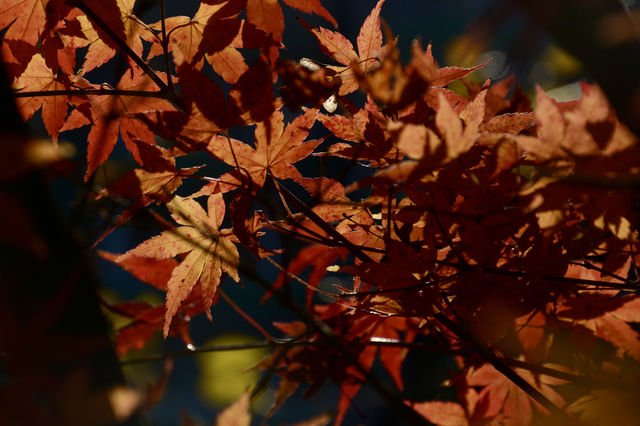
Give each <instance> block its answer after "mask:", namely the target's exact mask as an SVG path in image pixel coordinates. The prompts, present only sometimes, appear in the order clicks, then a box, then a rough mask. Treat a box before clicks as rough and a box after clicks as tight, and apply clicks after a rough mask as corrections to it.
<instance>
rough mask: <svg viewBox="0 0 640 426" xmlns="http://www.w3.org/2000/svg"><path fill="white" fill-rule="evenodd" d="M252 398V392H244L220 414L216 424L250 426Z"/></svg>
mask: <svg viewBox="0 0 640 426" xmlns="http://www.w3.org/2000/svg"><path fill="white" fill-rule="evenodd" d="M250 400H251V392H245V393H243V394H242V395H241V396H240V398H238V399H237V400H236V401H235V402H234V403H233V404H231V405H230V406H228V407H227V408H225V409H224V410H222V411H221V412H220V414H218V416H217V417H216V421H215V423H214V426H249V425H250V424H251V413H250V412H249V403H250Z"/></svg>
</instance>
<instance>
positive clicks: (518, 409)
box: [467, 364, 566, 426]
mask: <svg viewBox="0 0 640 426" xmlns="http://www.w3.org/2000/svg"><path fill="white" fill-rule="evenodd" d="M515 371H516V372H517V373H518V374H519V375H520V376H522V378H523V379H525V380H526V381H527V382H529V383H530V384H531V385H532V386H534V387H535V388H536V389H537V390H538V391H540V392H541V393H543V394H544V395H545V396H546V397H547V398H549V399H550V400H551V401H552V402H553V403H554V404H556V406H562V405H564V402H565V401H564V398H563V397H562V396H561V395H560V394H559V393H558V392H556V391H555V389H554V388H553V387H552V386H553V385H558V384H562V383H566V381H563V380H561V379H555V378H553V377H549V376H544V375H543V376H540V377H539V379H538V380H536V379H535V376H534V375H533V374H532V373H531V372H530V371H528V370H524V369H519V368H516V369H515ZM467 383H468V385H469V386H480V387H482V390H481V391H480V393H479V395H478V401H477V402H476V404H475V409H474V412H473V418H478V419H491V418H495V419H496V420H498V421H500V422H501V424H504V425H513V426H516V425H522V424H529V423H531V418H532V416H533V411H532V405H534V406H535V407H536V408H537V409H539V410H541V411H543V412H545V413H546V410H545V409H544V408H543V407H542V406H540V405H538V403H536V402H535V401H533V400H532V399H531V398H530V397H529V395H527V394H526V393H525V392H524V391H523V390H522V389H520V388H519V387H518V386H516V385H515V384H514V383H513V382H512V381H511V380H509V379H508V378H507V377H505V376H504V375H503V374H501V373H500V372H498V371H497V370H496V369H495V368H494V367H493V366H491V365H490V364H484V365H483V366H481V367H480V368H477V369H471V370H470V371H469V372H468V373H467Z"/></svg>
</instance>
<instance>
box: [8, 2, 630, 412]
mask: <svg viewBox="0 0 640 426" xmlns="http://www.w3.org/2000/svg"><path fill="white" fill-rule="evenodd" d="M284 3H285V4H287V5H288V6H290V7H293V8H295V9H297V10H299V11H301V12H304V13H315V14H317V15H319V16H320V17H322V18H324V19H325V20H326V21H328V22H329V23H330V24H332V25H333V26H334V27H335V26H337V23H336V21H335V20H334V19H333V17H332V16H331V15H330V13H329V12H328V11H327V10H326V9H324V8H323V7H322V5H321V4H320V1H319V0H314V1H298V0H284ZM384 3H385V0H379V1H378V2H377V4H376V5H375V7H374V8H373V9H372V10H371V12H370V13H369V14H368V16H367V17H366V19H365V20H364V23H363V25H362V27H361V29H360V32H359V35H358V37H357V40H356V46H357V49H356V48H355V47H354V46H353V44H352V43H351V42H350V41H349V40H348V39H347V38H346V37H345V36H343V35H342V34H341V33H340V32H337V31H335V30H332V29H327V28H323V27H319V28H315V27H312V26H310V25H308V24H306V23H304V22H303V21H302V20H301V22H302V23H303V25H304V26H305V27H306V28H307V29H308V30H309V31H310V33H311V34H312V35H313V37H314V38H315V39H316V40H317V42H318V44H319V46H320V48H321V50H322V52H323V53H324V54H326V55H327V57H328V58H329V60H331V61H332V62H333V63H335V64H332V65H323V64H322V63H320V62H316V61H314V60H310V59H305V60H303V61H300V62H296V61H292V60H288V59H283V58H281V57H280V55H281V53H283V52H284V51H283V48H284V45H283V44H282V40H283V38H282V34H283V31H284V29H285V25H284V18H283V15H282V10H281V5H280V3H279V2H277V1H267V0H223V1H203V2H202V3H201V5H200V7H199V9H198V11H197V12H196V13H195V15H194V16H193V17H189V16H173V17H165V16H164V15H163V16H162V19H161V20H160V21H159V22H155V23H145V22H143V21H142V20H141V19H140V18H138V17H136V16H135V15H134V14H133V11H134V6H135V4H134V1H133V0H117V1H115V0H110V1H97V0H49V1H48V2H47V1H45V2H43V1H35V0H32V1H14V0H8V1H5V2H4V3H3V6H2V8H3V10H2V11H1V12H2V13H0V16H1V18H0V28H8V29H7V30H6V33H5V36H4V39H3V42H2V46H1V51H2V55H3V60H4V63H5V65H6V67H7V68H8V69H9V70H10V72H11V74H12V76H13V77H14V80H13V87H14V89H15V96H16V99H17V102H18V105H19V108H20V111H21V113H22V115H23V117H24V118H25V119H29V118H31V117H32V116H33V115H34V113H35V112H36V111H38V110H40V109H41V110H42V112H41V115H42V120H43V123H44V126H45V128H46V130H47V132H48V133H49V135H50V136H51V139H52V140H53V143H54V144H55V143H57V140H58V137H59V134H60V133H62V132H65V131H68V130H72V129H77V128H80V127H84V126H89V128H90V130H89V134H88V138H87V168H86V173H85V181H91V179H92V176H93V175H94V174H95V173H96V170H97V169H98V168H99V167H100V166H101V165H103V164H104V163H105V162H106V161H107V160H108V159H109V157H110V155H111V153H112V151H113V149H114V146H115V145H116V143H117V142H118V141H119V140H122V142H123V143H124V145H125V146H126V148H127V150H128V151H129V152H130V154H131V156H132V157H133V159H134V160H135V161H136V162H137V163H138V166H137V167H136V168H135V169H134V170H132V171H130V172H129V173H126V174H124V175H123V176H121V177H120V178H119V179H117V180H116V181H114V182H111V183H108V184H106V185H104V186H103V187H101V188H97V189H95V191H93V192H94V198H95V199H108V200H113V201H116V200H117V201H118V202H121V203H122V202H124V203H125V206H126V207H125V208H124V209H123V210H122V211H121V213H120V215H119V216H118V217H114V218H112V222H111V223H110V224H108V225H106V226H105V228H104V229H103V232H102V235H101V237H100V238H99V239H98V241H96V243H98V242H99V241H100V240H101V239H102V238H105V237H106V236H107V235H108V234H109V232H111V231H112V230H113V229H114V228H115V227H118V226H121V225H123V224H124V223H126V222H127V221H128V220H129V219H131V218H132V217H134V216H141V215H143V214H144V212H148V211H153V210H151V208H152V206H153V205H154V204H155V205H157V206H159V207H158V208H160V209H166V210H167V211H168V212H169V213H170V215H171V218H172V221H171V222H169V221H167V220H165V219H162V218H161V217H159V216H155V217H156V219H157V222H158V224H159V225H160V226H161V227H162V229H163V230H162V232H161V233H160V234H159V235H156V236H154V237H152V238H150V239H148V240H146V241H143V242H141V243H140V244H139V245H138V246H137V247H135V248H131V249H130V250H129V251H127V252H126V253H124V254H120V255H116V254H110V253H105V252H103V253H101V254H102V256H104V257H105V258H107V259H109V260H111V261H113V262H115V263H117V264H118V265H120V266H121V267H122V268H124V269H126V270H128V271H129V272H131V273H132V274H133V275H135V276H136V277H138V278H140V279H141V280H142V281H144V282H146V283H148V284H150V285H152V286H154V287H156V288H158V289H160V290H161V291H164V292H166V303H165V304H164V305H163V306H157V307H153V306H150V305H148V304H146V303H144V302H141V301H132V302H126V303H121V304H116V305H108V306H107V307H108V309H110V310H112V311H114V312H117V313H118V314H120V315H122V316H125V317H127V318H130V323H129V324H128V325H127V326H125V327H123V328H121V329H119V330H117V332H116V338H115V343H116V351H117V353H118V354H119V355H120V356H124V355H125V354H127V353H128V352H130V351H132V350H136V349H140V348H142V347H144V346H145V344H146V342H147V341H148V340H149V339H150V338H151V337H152V336H153V335H154V334H155V333H156V332H159V331H160V330H162V331H163V334H164V336H165V337H167V336H176V337H179V338H181V339H182V340H183V341H184V342H185V344H188V345H190V347H192V341H191V338H190V337H189V318H191V317H193V316H194V315H198V314H201V313H205V314H206V315H207V316H208V317H209V318H210V319H211V308H212V306H213V305H214V304H215V303H216V302H217V301H218V298H219V297H221V295H222V297H225V298H226V296H224V293H223V292H222V290H221V283H222V282H223V279H224V277H226V276H228V277H230V278H232V280H234V281H236V282H238V283H239V282H241V281H242V280H254V281H256V282H258V283H259V284H261V285H262V286H263V287H264V290H265V296H264V297H265V299H266V298H269V297H276V298H277V299H278V301H279V302H280V303H281V304H282V306H283V308H285V309H288V310H290V311H291V312H293V313H294V314H295V315H296V316H298V319H299V320H298V321H297V322H293V323H276V324H275V326H276V327H277V329H278V330H279V331H280V332H281V333H282V336H281V337H280V338H275V337H273V336H271V335H270V334H269V333H267V332H266V331H265V330H264V329H263V328H262V326H260V325H259V324H257V322H256V321H255V320H253V319H252V318H251V317H250V316H249V315H247V314H245V313H244V312H242V311H241V310H240V312H242V315H243V316H245V318H246V319H247V320H248V321H250V322H251V323H252V324H253V325H254V326H255V327H256V329H257V330H258V331H259V332H260V333H262V334H263V335H264V336H265V338H266V339H267V341H266V342H267V343H266V344H267V345H268V346H270V347H272V348H273V353H272V356H270V357H269V358H268V359H266V360H264V361H263V362H262V363H261V364H260V366H259V368H261V369H263V370H265V377H267V378H268V377H270V376H271V375H272V374H276V375H277V376H279V377H280V387H279V390H278V395H277V400H276V404H275V406H274V407H273V409H274V410H275V409H276V408H278V407H279V406H281V405H282V404H283V403H285V400H286V399H287V397H289V396H290V395H292V394H293V393H294V392H295V391H296V389H298V388H299V387H300V386H301V385H306V390H305V395H306V396H311V395H313V394H314V393H315V392H316V391H317V390H318V389H319V388H320V387H321V386H322V385H323V384H324V383H326V382H327V381H332V382H334V383H336V384H337V385H338V386H339V388H340V395H339V399H338V410H337V414H336V416H335V424H340V423H341V422H342V421H343V419H344V416H345V414H346V412H347V410H348V409H349V406H350V404H351V401H352V399H353V398H354V397H355V396H356V394H357V393H358V391H359V390H360V389H361V387H362V386H363V385H367V386H371V387H372V388H373V389H374V390H375V391H376V392H377V393H378V394H379V396H380V398H381V399H382V400H383V401H384V402H385V403H387V404H388V405H389V406H390V407H391V408H392V409H394V410H396V411H397V412H398V414H399V415H400V416H402V418H403V419H404V421H406V422H407V423H413V424H417V423H424V422H426V421H429V422H432V423H435V424H443V425H450V424H465V425H466V424H514V425H515V424H518V425H520V424H531V423H532V422H535V421H543V422H544V421H546V420H540V419H545V418H546V417H545V416H553V418H554V419H556V420H557V421H559V422H566V423H567V424H573V423H571V422H573V421H582V422H585V423H587V424H592V423H593V424H596V423H597V419H598V418H599V417H600V418H602V417H603V416H615V414H611V413H609V412H608V411H607V408H606V404H602V403H599V402H598V401H606V400H610V399H613V400H616V399H621V400H628V395H640V388H639V387H638V371H639V370H638V367H639V365H638V363H640V341H639V340H638V331H637V327H636V326H635V325H634V323H638V322H640V298H639V297H638V295H637V291H638V285H637V283H636V281H635V279H636V278H637V270H636V263H637V261H638V256H639V254H638V252H639V251H640V250H639V249H640V247H639V244H638V231H637V228H638V219H639V218H638V203H637V201H638V198H637V187H638V182H637V179H638V178H637V176H638V170H640V148H639V146H638V141H637V137H636V136H635V135H633V134H632V133H631V132H630V131H629V130H628V129H627V128H626V127H625V126H624V125H623V124H622V123H621V122H620V121H618V119H617V117H616V113H615V111H613V110H612V108H611V107H610V105H609V103H608V102H607V99H606V96H605V94H604V93H603V92H602V91H601V90H600V89H599V88H598V87H597V86H595V85H589V84H582V97H581V98H580V99H579V100H577V101H572V102H557V101H555V100H554V99H552V98H551V97H549V96H548V95H546V94H545V93H544V92H543V91H542V90H541V89H538V91H537V94H536V98H535V99H536V108H535V109H534V108H532V106H531V103H530V101H529V98H528V97H527V96H526V95H525V94H524V93H523V92H522V90H521V89H520V87H519V85H518V84H517V82H515V81H514V80H513V78H508V79H506V80H503V81H499V82H492V81H486V82H484V83H483V84H478V83H474V82H471V81H469V80H467V79H465V78H466V77H467V76H468V75H469V74H470V73H472V72H473V71H474V70H476V69H477V68H479V67H481V66H482V65H483V64H480V65H478V66H476V67H473V68H461V67H440V66H439V65H438V63H437V62H436V60H435V59H434V57H433V55H432V52H431V46H430V45H429V46H426V47H423V46H422V45H420V43H418V42H415V43H414V45H413V46H412V52H411V60H410V62H409V63H408V64H403V63H401V62H400V60H399V52H398V50H397V47H396V40H395V39H394V38H393V36H392V35H391V34H390V33H389V34H386V35H383V32H382V29H381V18H380V14H381V11H382V8H383V5H384ZM162 10H163V11H164V7H163V9H162ZM163 13H164V12H163ZM117 51H120V52H121V54H122V55H123V57H124V58H125V59H126V61H125V62H126V70H125V71H124V73H123V74H122V75H121V76H120V78H119V80H118V82H117V83H115V84H113V85H111V84H107V83H94V82H91V81H90V79H88V78H86V76H85V74H86V73H88V72H89V71H91V70H93V69H96V68H99V67H101V66H103V65H104V64H105V63H107V62H108V61H110V60H111V59H112V58H113V57H114V55H115V54H116V52H117ZM256 56H257V59H255V60H253V62H251V61H248V60H247V59H246V58H248V57H256ZM154 58H161V59H162V61H161V62H162V63H164V68H163V69H162V70H158V69H155V66H154V65H152V64H157V63H158V61H157V60H153V61H152V59H154ZM205 63H207V64H208V66H205ZM212 73H215V74H216V75H217V76H216V77H215V78H212V75H213V74H212ZM222 81H224V83H222ZM456 81H461V82H462V83H463V84H464V87H465V88H466V90H465V93H464V94H461V93H459V92H455V91H453V90H451V89H450V88H449V86H450V83H452V82H456ZM223 85H226V86H223ZM356 91H359V92H360V94H361V95H362V96H360V97H357V96H356V97H354V96H348V95H349V94H351V93H353V92H356ZM287 109H289V110H291V111H293V112H294V113H295V117H294V118H293V119H292V120H290V121H288V122H287V120H285V111H286V110H287ZM336 110H337V112H334V111H336ZM241 127H251V128H253V137H252V138H248V139H247V140H240V139H236V138H232V137H231V136H230V133H229V132H230V131H233V130H234V129H237V128H241ZM312 128H314V129H315V131H317V132H324V134H325V135H326V136H324V137H320V138H317V139H311V140H308V138H309V135H310V133H311V132H312ZM158 137H161V138H164V139H166V140H170V141H173V144H172V145H171V146H170V147H168V148H167V147H162V146H160V145H158V144H157V143H156V139H157V138H158ZM196 151H202V152H206V153H207V154H208V156H209V158H210V162H211V164H219V165H223V164H224V165H225V170H228V171H227V172H224V173H220V174H219V175H213V176H210V175H209V176H205V175H203V174H202V173H201V172H200V171H199V167H190V168H179V167H177V166H176V159H178V158H181V157H185V156H187V155H188V154H190V153H192V152H196ZM311 156H317V157H318V156H319V157H321V158H322V159H323V160H326V161H335V163H332V164H345V165H346V167H347V168H349V169H351V168H358V169H362V170H366V171H367V173H366V177H364V178H360V179H357V180H355V181H350V182H347V181H345V180H344V179H342V177H343V176H345V175H346V174H347V173H346V172H342V173H338V174H335V175H334V176H333V177H330V176H327V175H326V174H325V173H318V174H317V175H305V173H306V172H304V173H303V169H302V168H300V167H299V166H297V164H299V163H300V162H301V161H302V160H304V159H307V158H311ZM25 158H27V157H25ZM189 158H190V157H188V156H187V157H186V159H187V160H189ZM183 160H184V159H183ZM24 161H28V158H27V159H26V160H24ZM194 166H195V165H194ZM185 181H190V182H204V185H201V187H200V189H198V190H197V191H195V192H193V193H191V194H189V195H187V196H185V197H180V196H176V195H175V192H176V191H177V190H178V189H179V188H180V187H181V186H182V185H183V184H184V182H185ZM296 194H297V195H296ZM356 194H357V195H356ZM362 194H367V195H366V196H362ZM256 205H258V206H259V208H258V209H257V208H256ZM272 232H276V233H278V234H280V235H281V236H282V238H283V240H285V239H296V240H300V241H302V242H303V243H304V244H305V245H304V246H303V248H302V249H299V250H297V251H295V252H287V258H288V259H290V261H289V262H288V263H287V264H285V265H280V264H279V263H278V262H279V261H280V260H279V259H280V257H279V254H280V253H282V251H283V249H285V247H282V248H280V249H278V250H274V249H269V248H267V247H265V246H264V235H265V233H272ZM238 247H243V248H244V249H246V251H247V252H248V253H251V256H253V257H255V258H256V259H258V260H259V261H260V262H269V263H271V264H272V265H274V266H275V267H277V268H279V269H280V271H281V272H280V276H279V278H278V279H277V280H276V281H275V282H269V281H267V280H264V279H263V278H262V277H260V276H259V275H258V274H257V273H256V271H255V268H253V267H252V266H251V262H245V261H244V260H243V259H241V257H240V254H239V253H240V252H239V250H238ZM283 258H284V257H283ZM308 270H310V273H309V274H308V275H306V276H308V278H307V279H303V278H302V276H305V274H306V272H307V271H308ZM332 277H333V279H335V281H336V282H339V283H340V284H339V285H336V286H335V288H334V289H330V290H331V291H328V290H327V289H326V288H323V287H322V286H321V283H322V282H324V281H326V280H327V279H331V278H332ZM345 277H346V278H345ZM298 285H302V286H304V287H305V290H306V292H307V297H306V299H305V300H304V302H303V303H301V302H298V301H294V300H292V299H291V298H290V297H289V292H288V291H286V290H287V289H288V288H290V287H291V286H298ZM319 296H322V298H320V297H319ZM328 299H329V300H331V302H327V300H328ZM230 303H233V302H232V301H231V302H230ZM234 306H235V305H234ZM238 310H239V308H238ZM426 338H429V339H431V340H429V341H432V342H435V343H434V344H433V345H427V344H425V343H424V341H425V339H426ZM425 350H435V351H440V352H445V353H449V354H451V355H452V356H453V357H454V358H455V361H456V363H457V366H458V369H457V370H456V371H453V372H451V378H450V380H449V381H448V382H447V383H446V385H447V386H451V387H452V388H453V389H455V392H456V393H457V396H458V398H457V401H455V402H454V401H405V400H404V399H403V398H402V397H401V394H402V391H403V386H404V383H403V374H402V366H403V363H404V360H405V359H406V357H407V354H408V353H409V351H425ZM377 359H378V360H380V362H381V364H382V366H383V367H384V369H385V370H386V371H387V372H388V375H389V378H390V380H389V382H390V383H385V382H384V381H383V380H382V379H380V378H378V377H377V376H376V375H375V374H374V373H373V372H372V366H373V365H374V363H375V361H376V360H377ZM614 384H615V386H614ZM390 385H392V387H393V389H391V386H390ZM243 398H245V399H246V398H248V396H247V397H243ZM242 401H244V399H243V400H242ZM594 401H595V402H594ZM244 403H246V401H244V402H242V404H244ZM623 410H626V411H625V413H624V415H625V416H627V417H629V418H636V419H637V418H638V417H635V416H637V415H638V413H637V411H636V410H637V407H636V406H635V405H634V404H627V405H624V406H623ZM245 411H246V409H245ZM272 411H273V410H272ZM618 415H619V414H618ZM609 418H611V417H609Z"/></svg>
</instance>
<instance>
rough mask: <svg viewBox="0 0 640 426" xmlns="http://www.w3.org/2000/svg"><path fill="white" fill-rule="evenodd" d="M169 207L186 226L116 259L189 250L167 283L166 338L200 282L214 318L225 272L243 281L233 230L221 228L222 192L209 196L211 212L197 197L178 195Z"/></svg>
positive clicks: (165, 256) (157, 256)
mask: <svg viewBox="0 0 640 426" xmlns="http://www.w3.org/2000/svg"><path fill="white" fill-rule="evenodd" d="M167 208H168V209H169V211H170V212H171V214H172V216H173V218H174V220H175V221H176V222H177V223H178V224H180V225H182V226H180V227H178V228H176V229H173V230H168V231H164V232H163V233H162V234H160V235H158V236H155V237H153V238H151V239H149V240H147V241H145V242H143V243H142V244H140V245H138V246H137V247H136V248H134V249H132V250H129V251H128V252H127V253H125V254H123V255H122V256H120V257H119V258H118V259H116V261H118V262H122V261H124V260H126V259H127V258H129V257H131V256H141V257H152V258H155V259H168V258H172V257H174V256H177V255H179V254H182V253H188V254H187V255H186V257H185V258H184V259H183V260H182V261H181V262H180V265H178V266H177V267H176V268H175V269H174V270H173V272H172V273H171V278H170V280H169V282H168V283H167V287H168V291H167V305H166V306H167V311H166V314H165V323H164V335H165V337H166V336H167V334H168V332H169V326H170V325H171V320H172V318H173V316H174V315H175V313H176V312H177V311H178V309H179V308H180V304H181V303H182V302H183V301H184V300H185V299H186V298H187V296H188V295H189V293H191V291H192V289H193V288H194V286H195V285H196V283H200V288H201V291H202V302H203V304H204V306H205V309H207V316H208V317H209V319H211V313H210V312H209V308H210V307H211V305H212V303H213V297H214V296H215V294H216V291H217V289H218V285H219V284H220V276H221V274H222V272H223V271H224V272H226V273H227V274H228V275H229V276H230V277H231V278H233V279H234V280H235V281H236V282H239V281H240V278H239V277H238V270H237V267H238V262H239V255H238V250H237V248H236V247H235V245H234V244H233V242H235V237H234V236H233V234H232V231H231V229H218V228H219V227H220V225H221V223H222V220H223V219H224V214H225V204H224V200H223V199H222V194H221V193H219V192H218V193H216V194H212V195H211V196H210V197H209V199H208V202H207V210H208V212H205V211H204V209H203V208H202V207H201V206H200V204H198V203H197V202H196V201H195V200H190V199H185V198H181V197H174V198H173V200H171V201H170V202H169V203H167Z"/></svg>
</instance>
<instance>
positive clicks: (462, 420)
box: [411, 401, 469, 426]
mask: <svg viewBox="0 0 640 426" xmlns="http://www.w3.org/2000/svg"><path fill="white" fill-rule="evenodd" d="M411 407H412V408H413V409H414V410H416V411H417V412H418V413H420V414H422V415H423V416H424V418H425V419H427V420H429V421H430V422H431V423H433V424H436V425H439V426H468V425H469V420H468V419H467V414H466V413H465V411H464V407H463V406H462V405H460V404H458V403H457V402H443V401H426V402H418V403H414V404H411Z"/></svg>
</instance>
